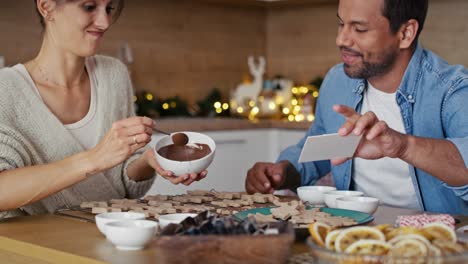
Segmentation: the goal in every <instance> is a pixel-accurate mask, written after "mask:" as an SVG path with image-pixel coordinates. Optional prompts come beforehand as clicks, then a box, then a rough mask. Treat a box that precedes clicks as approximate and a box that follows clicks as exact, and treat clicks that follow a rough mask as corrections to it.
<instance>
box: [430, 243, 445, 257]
mask: <svg viewBox="0 0 468 264" xmlns="http://www.w3.org/2000/svg"><path fill="white" fill-rule="evenodd" d="M427 249H429V252H428V254H429V256H432V257H440V256H442V250H440V249H439V248H438V247H436V246H433V245H429V246H428V247H427Z"/></svg>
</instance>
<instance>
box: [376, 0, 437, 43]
mask: <svg viewBox="0 0 468 264" xmlns="http://www.w3.org/2000/svg"><path fill="white" fill-rule="evenodd" d="M428 5H429V3H428V0H384V7H383V16H384V17H386V18H387V19H388V20H389V21H390V30H391V31H392V32H393V33H396V32H398V30H399V29H400V27H401V25H403V24H404V23H406V22H408V20H410V19H415V20H416V21H418V23H419V28H418V32H417V33H416V38H415V39H414V41H413V43H412V44H411V47H412V48H413V49H414V48H415V47H416V44H417V43H418V39H419V35H420V33H421V31H422V29H423V27H424V21H425V20H426V15H427V9H428Z"/></svg>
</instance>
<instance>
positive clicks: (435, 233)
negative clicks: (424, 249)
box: [421, 223, 457, 243]
mask: <svg viewBox="0 0 468 264" xmlns="http://www.w3.org/2000/svg"><path fill="white" fill-rule="evenodd" d="M421 233H422V235H423V236H425V237H426V238H427V239H429V240H430V241H433V240H436V239H437V240H442V241H450V242H454V243H455V242H457V235H456V234H455V231H454V230H453V229H452V228H451V227H450V226H448V225H446V224H443V223H430V224H427V225H425V226H424V227H423V228H422V229H421Z"/></svg>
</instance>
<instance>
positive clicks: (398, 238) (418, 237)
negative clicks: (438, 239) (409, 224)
mask: <svg viewBox="0 0 468 264" xmlns="http://www.w3.org/2000/svg"><path fill="white" fill-rule="evenodd" d="M406 239H416V240H419V241H421V242H423V243H424V245H426V247H429V246H430V245H431V242H430V241H429V240H427V238H425V237H424V236H422V235H420V234H406V235H398V236H396V237H394V238H392V239H390V240H389V241H388V243H390V244H392V245H395V244H396V243H398V242H400V241H401V240H406Z"/></svg>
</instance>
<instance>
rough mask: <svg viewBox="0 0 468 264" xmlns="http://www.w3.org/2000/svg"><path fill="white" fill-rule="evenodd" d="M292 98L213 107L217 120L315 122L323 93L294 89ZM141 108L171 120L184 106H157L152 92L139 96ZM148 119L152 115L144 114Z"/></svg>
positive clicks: (308, 88) (218, 103) (162, 103)
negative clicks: (232, 118) (229, 116)
mask: <svg viewBox="0 0 468 264" xmlns="http://www.w3.org/2000/svg"><path fill="white" fill-rule="evenodd" d="M289 95H290V96H287V98H285V96H282V95H280V94H278V93H276V94H275V93H272V94H269V95H260V96H259V97H258V98H257V100H250V101H248V102H246V103H245V104H243V105H238V103H237V102H235V101H233V100H230V101H229V102H225V101H221V100H217V101H214V102H213V103H212V107H213V108H212V110H211V111H214V114H215V116H228V115H231V116H232V115H234V116H240V117H245V118H247V119H249V120H252V121H254V120H258V119H263V118H265V119H266V118H268V119H275V120H286V121H289V122H312V121H314V119H315V115H314V110H315V103H316V101H317V98H318V96H319V90H318V88H317V87H316V86H315V85H302V86H294V87H292V88H291V90H290V94H289ZM134 101H135V103H136V104H137V105H138V106H139V107H137V108H140V109H141V108H143V107H146V109H147V108H153V110H154V111H156V112H158V114H159V115H160V116H168V113H173V114H177V111H175V110H176V109H178V107H179V108H180V106H181V104H183V103H182V102H181V101H180V99H177V100H176V99H174V98H172V99H167V100H165V101H160V102H158V103H156V101H157V98H156V97H155V96H154V95H153V94H152V93H150V92H145V93H143V94H140V95H139V96H137V95H135V97H134ZM143 114H145V115H148V113H143Z"/></svg>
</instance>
